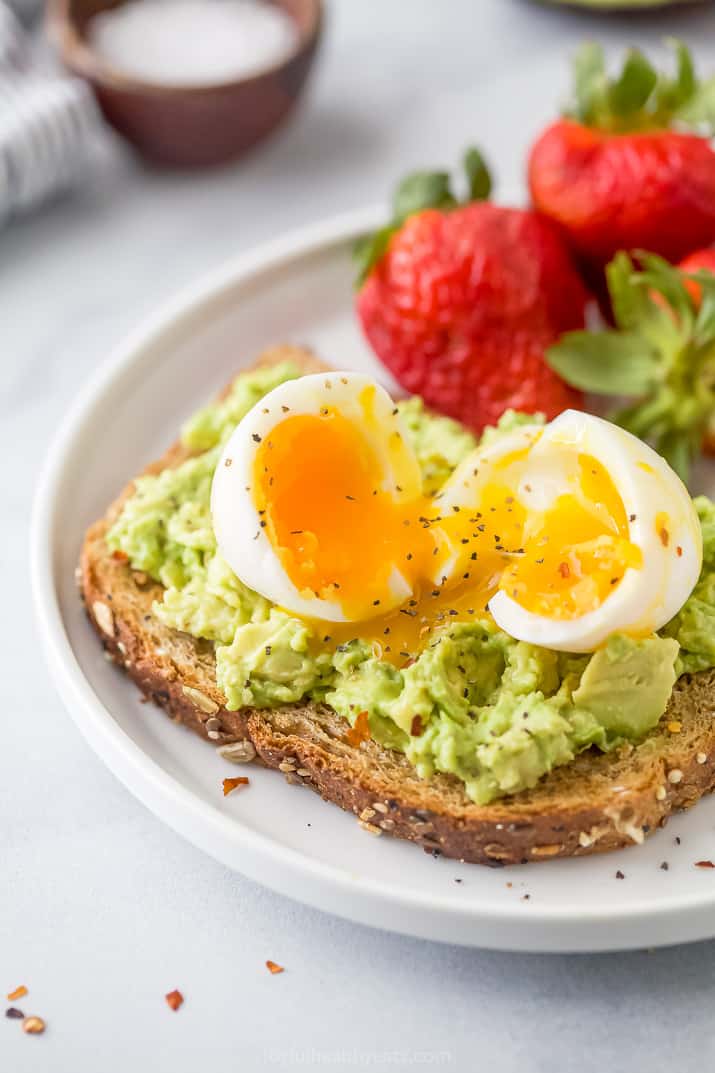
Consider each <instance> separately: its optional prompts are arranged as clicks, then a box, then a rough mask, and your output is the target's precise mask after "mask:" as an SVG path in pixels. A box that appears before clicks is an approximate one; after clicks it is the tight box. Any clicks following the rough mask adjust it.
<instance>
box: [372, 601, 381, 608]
mask: <svg viewBox="0 0 715 1073" xmlns="http://www.w3.org/2000/svg"><path fill="white" fill-rule="evenodd" d="M372 606H373V607H379V606H380V601H379V600H373V601H372Z"/></svg>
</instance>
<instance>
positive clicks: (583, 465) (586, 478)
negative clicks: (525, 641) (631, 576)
mask: <svg viewBox="0 0 715 1073" xmlns="http://www.w3.org/2000/svg"><path fill="white" fill-rule="evenodd" d="M578 469H579V480H578V483H577V486H576V488H575V489H574V490H573V491H568V492H565V493H564V494H562V495H560V496H558V497H557V498H556V499H555V501H554V503H553V505H552V506H550V507H549V509H547V510H546V511H544V512H542V513H533V514H530V515H529V516H528V518H527V519H526V522H525V525H524V531H523V536H522V547H521V548H520V549H519V552H518V554H517V556H515V557H514V558H513V559H512V561H511V562H510V564H509V565H508V566H507V568H506V569H505V570H504V573H503V574H502V577H501V580H500V582H499V587H500V588H501V589H504V591H505V592H507V593H508V594H509V595H510V596H511V597H512V598H513V599H514V600H516V601H517V603H519V604H521V606H522V607H524V608H525V609H526V610H527V611H531V612H533V613H535V614H539V615H545V616H547V617H549V618H553V619H572V618H576V617H578V616H580V615H584V614H586V613H587V612H589V611H594V610H595V609H596V608H597V607H600V605H601V604H602V603H603V601H604V600H605V599H606V597H607V596H608V595H609V593H610V592H612V591H613V588H614V587H615V586H616V585H618V583H619V582H620V581H621V579H622V578H623V575H624V573H625V571H626V570H627V569H628V568H629V567H633V568H636V569H638V568H640V567H641V566H642V565H643V558H642V553H641V550H640V548H639V547H637V546H636V545H635V544H633V543H632V542H631V541H630V540H629V530H628V518H627V517H626V513H625V508H624V506H623V501H622V499H621V497H620V495H619V493H618V491H617V489H616V487H615V485H614V483H613V481H612V480H611V478H610V476H609V474H608V473H607V471H606V469H605V468H604V466H603V465H602V464H601V463H600V462H598V461H597V460H596V459H595V458H593V457H591V456H589V455H579V456H578Z"/></svg>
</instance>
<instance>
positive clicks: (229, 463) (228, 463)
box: [224, 458, 233, 469]
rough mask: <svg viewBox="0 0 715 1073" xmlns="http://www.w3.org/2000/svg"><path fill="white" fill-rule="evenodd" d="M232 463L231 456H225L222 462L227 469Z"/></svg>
mask: <svg viewBox="0 0 715 1073" xmlns="http://www.w3.org/2000/svg"><path fill="white" fill-rule="evenodd" d="M232 465H233V459H232V458H227V459H226V461H225V462H224V466H225V467H226V469H228V468H229V467H230V466H232Z"/></svg>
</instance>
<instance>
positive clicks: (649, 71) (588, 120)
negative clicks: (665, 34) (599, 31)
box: [566, 38, 715, 135]
mask: <svg viewBox="0 0 715 1073" xmlns="http://www.w3.org/2000/svg"><path fill="white" fill-rule="evenodd" d="M667 44H668V45H669V46H670V48H671V49H672V51H673V54H674V57H675V74H674V75H667V74H665V73H664V72H662V71H660V72H659V71H657V70H656V69H655V68H654V67H653V65H652V64H651V62H650V60H649V59H648V58H647V57H646V56H645V55H644V54H643V52H641V51H640V49H637V48H632V49H629V51H628V52H627V53H626V56H625V59H624V61H623V64H622V67H621V70H620V72H619V73H618V74H617V75H616V76H615V77H614V78H610V77H609V75H608V72H607V70H606V64H605V60H604V55H603V49H602V48H601V47H600V46H599V45H596V44H593V43H591V42H588V43H586V44H584V45H583V46H582V47H581V48H580V49H579V51H578V52H577V53H576V56H575V57H574V62H573V103H572V104H571V105H570V107H568V108H567V109H566V115H569V116H571V117H572V118H573V119H576V120H578V121H579V122H581V123H585V124H587V125H588V126H592V127H597V128H599V129H600V130H605V131H609V132H614V133H624V132H627V131H638V130H656V129H663V128H665V127H671V126H672V127H679V126H680V127H691V128H694V129H695V130H697V131H698V132H699V133H702V134H704V135H710V134H712V133H715V79H710V80H709V81H706V82H703V83H701V82H699V81H698V79H697V77H696V73H695V67H694V65H693V60H692V56H691V54H690V51H689V50H688V48H687V47H686V46H685V45H684V44H683V42H682V41H679V40H677V38H670V39H668V41H667Z"/></svg>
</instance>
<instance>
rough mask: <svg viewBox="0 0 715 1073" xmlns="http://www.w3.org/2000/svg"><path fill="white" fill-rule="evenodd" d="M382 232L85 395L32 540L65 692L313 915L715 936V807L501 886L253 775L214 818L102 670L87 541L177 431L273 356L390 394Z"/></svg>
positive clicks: (206, 782) (216, 760)
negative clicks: (379, 386) (308, 354)
mask: <svg viewBox="0 0 715 1073" xmlns="http://www.w3.org/2000/svg"><path fill="white" fill-rule="evenodd" d="M379 215H380V214H379V213H375V212H370V213H361V214H359V215H352V216H350V217H347V218H342V219H339V220H337V221H333V222H331V223H330V224H328V225H324V226H321V227H318V228H313V229H311V230H309V231H304V232H302V233H300V234H297V235H293V236H291V237H289V238H288V239H286V240H283V241H281V242H279V243H274V244H272V245H270V246H268V247H264V248H263V249H262V250H260V251H258V252H257V253H255V254H253V255H251V256H248V257H243V258H241V259H240V260H238V261H237V262H235V263H233V264H231V265H230V266H228V267H227V268H226V269H224V270H222V271H221V272H220V273H218V274H217V275H215V276H213V277H212V278H211V279H210V280H209V281H207V282H205V283H203V284H202V285H200V286H198V287H195V288H193V289H192V290H190V291H189V292H188V293H186V294H184V295H182V296H181V298H179V299H178V300H177V301H175V302H173V303H172V304H171V306H170V307H169V308H168V309H166V310H165V311H164V312H163V313H162V314H161V315H160V316H158V317H157V318H155V319H154V320H152V321H151V323H149V324H148V325H146V326H144V327H143V328H141V329H140V330H139V331H138V332H137V333H136V334H135V335H133V336H132V338H131V339H129V340H128V341H127V342H126V343H125V344H124V346H123V347H121V348H120V351H119V353H118V354H117V355H116V356H115V358H114V360H113V361H112V362H111V364H110V366H109V368H108V369H107V370H106V372H104V373H103V374H102V375H101V376H100V377H99V378H98V379H97V380H96V381H95V382H94V383H92V384H91V385H90V386H89V387H88V388H87V390H86V391H85V392H84V395H83V397H82V399H81V400H80V402H79V403H78V405H77V407H76V409H75V410H74V412H73V414H72V415H71V416H70V417H69V418H68V419H67V421H66V422H65V423H64V424H63V427H62V429H61V430H60V434H59V436H58V439H57V441H56V442H55V443H54V445H53V446H52V448H51V450H50V452H49V464H48V467H47V470H46V472H45V474H44V476H43V479H42V482H41V486H40V488H39V491H38V494H37V501H36V509H35V515H34V521H33V552H32V556H33V582H34V595H35V602H36V608H37V615H38V620H39V625H40V629H41V633H42V637H43V641H44V645H45V648H46V650H47V655H48V659H49V663H50V666H51V669H52V673H53V675H54V678H55V681H56V683H57V688H58V690H59V692H60V694H61V696H62V698H63V700H64V702H65V704H66V705H67V708H68V710H69V712H70V713H71V715H72V717H73V719H74V720H75V722H76V723H77V725H78V727H79V728H80V730H81V731H82V733H83V734H84V735H85V736H86V738H87V739H88V741H89V742H90V744H91V745H92V747H93V748H94V749H95V750H96V752H97V753H98V754H99V755H100V756H101V758H102V759H103V760H104V761H105V763H106V764H107V765H108V766H109V767H110V768H111V770H112V771H113V772H114V773H115V774H116V775H117V776H118V777H119V778H120V779H121V780H122V782H123V783H124V784H125V785H126V786H127V787H128V789H129V790H130V791H131V792H132V793H133V794H135V795H136V796H137V797H138V798H139V799H140V800H141V801H143V802H144V804H145V805H147V807H148V808H150V809H151V810H152V811H153V812H154V813H156V815H157V816H159V817H160V818H161V819H163V820H164V821H165V822H166V823H168V824H169V825H170V826H171V827H173V828H174V829H175V830H176V831H178V832H180V833H181V834H183V835H185V837H186V838H188V839H190V840H191V841H192V842H194V843H195V844H196V845H197V846H200V847H201V848H202V849H204V850H206V852H208V853H210V854H212V855H213V856H214V857H217V858H218V859H219V860H221V861H223V862H224V863H225V864H226V865H228V866H229V867H231V868H235V869H237V870H238V871H241V872H243V873H245V874H246V875H248V876H251V877H252V878H253V879H256V880H259V881H260V882H262V883H265V884H267V885H268V886H270V887H273V888H274V889H275V890H278V891H281V892H282V893H284V894H287V895H289V896H291V897H293V898H298V899H300V900H301V901H304V902H308V903H310V904H312V905H315V906H318V907H319V908H321V909H325V910H328V911H330V912H333V913H337V914H339V915H341V916H344V917H348V918H349V919H351V920H355V921H360V922H363V923H365V924H371V925H375V926H377V927H382V928H389V929H393V930H396V931H401V932H405V933H408V934H411V935H418V936H424V937H426V938H431V939H440V940H447V941H451V942H457V943H463V944H468V945H473V946H484V947H496V948H503V949H514V950H541V951H557V950H558V951H564V950H605V949H617V948H618V949H625V948H628V947H637V946H656V945H659V944H666V943H675V942H682V941H687V940H693V939H701V938H705V937H711V936H713V935H715V870H709V869H707V870H706V869H698V868H696V867H695V864H694V862H695V861H698V860H701V859H709V858H711V857H712V858H715V799H709V800H706V801H703V802H701V804H699V805H698V806H697V807H696V808H695V809H693V810H692V812H690V813H689V814H687V815H682V816H678V817H675V818H674V819H673V820H672V821H671V823H670V824H669V825H668V827H667V828H666V829H665V830H663V831H659V832H658V833H657V834H656V835H655V836H654V837H653V838H651V839H649V840H648V841H647V842H646V844H645V845H644V846H640V847H633V848H630V849H627V850H623V851H622V852H619V853H615V854H609V855H606V856H597V857H592V858H584V859H581V860H570V861H551V862H545V863H540V864H531V865H529V866H528V867H526V866H521V867H516V868H510V869H507V870H490V869H486V868H481V867H479V866H477V865H464V864H459V863H457V862H455V861H450V860H445V859H434V858H433V857H431V856H429V855H427V854H425V853H424V852H422V850H420V849H419V848H417V847H415V846H412V845H409V844H408V843H405V842H399V841H397V840H392V839H390V838H387V837H383V838H379V839H378V838H373V837H371V836H370V835H369V834H366V833H364V832H363V831H362V830H361V829H360V828H359V827H358V825H357V823H356V822H355V819H354V817H352V816H350V815H347V814H345V813H343V812H341V811H340V810H339V809H337V808H336V807H334V806H333V805H328V804H325V803H323V802H322V801H321V800H320V799H319V798H318V797H317V796H316V795H314V794H312V793H307V792H305V791H303V790H301V789H300V788H298V787H294V786H288V785H287V784H286V783H285V782H284V780H283V779H281V778H280V777H279V776H277V775H276V774H275V773H274V772H270V771H263V770H258V769H257V770H255V771H252V772H251V789H250V791H249V792H246V793H244V794H236V795H234V796H232V797H229V798H226V799H224V798H223V796H222V793H221V780H222V778H224V777H225V776H228V775H232V774H235V773H236V769H235V767H232V766H230V765H228V764H227V763H226V762H225V761H223V760H222V759H221V758H220V757H218V756H217V755H216V753H215V751H214V750H213V749H211V748H209V747H208V746H207V745H206V744H205V743H204V742H202V741H200V740H199V739H198V738H196V737H194V736H193V735H192V734H191V733H190V732H188V731H186V730H184V729H183V728H178V727H176V726H174V725H173V724H172V723H171V722H170V721H169V720H168V719H166V717H165V716H164V715H163V714H162V713H161V712H159V711H158V710H155V709H154V708H153V707H151V706H150V705H143V704H140V703H139V695H138V692H137V690H136V688H135V687H134V686H133V685H132V684H131V682H130V681H129V680H128V679H127V678H126V677H124V676H123V675H122V674H121V672H120V671H118V670H117V669H116V668H114V667H112V666H110V665H108V664H107V662H106V661H105V660H104V659H103V655H102V651H101V648H100V645H99V644H98V643H97V638H96V636H95V634H94V633H93V631H92V630H91V629H90V627H89V624H88V622H87V620H86V618H85V616H84V614H83V611H82V608H81V606H80V601H79V599H78V596H77V592H76V589H75V584H74V579H73V574H74V568H75V564H76V561H77V556H78V552H79V548H80V543H81V540H82V534H83V532H84V529H85V527H86V526H87V525H88V524H89V523H90V522H91V521H92V520H93V519H94V518H96V517H98V516H99V515H101V514H102V513H103V512H104V509H105V507H106V506H107V502H108V500H109V499H111V498H112V496H113V495H114V494H115V492H116V491H117V490H118V489H119V488H120V487H121V486H122V485H123V484H124V483H125V481H126V480H127V478H129V477H130V476H131V475H132V474H134V473H135V472H137V471H138V470H139V469H141V468H142V466H143V465H144V464H145V463H146V462H147V461H149V460H150V459H152V458H154V457H155V456H156V455H157V454H159V453H160V452H161V451H162V450H163V448H164V447H165V446H166V445H167V443H168V442H170V441H171V440H172V439H173V438H174V437H175V434H176V431H177V428H178V425H179V423H180V422H181V420H182V419H183V418H185V417H186V416H187V415H188V414H189V413H190V412H191V411H192V410H194V409H195V408H196V407H197V405H198V404H200V403H201V402H203V401H204V400H206V399H209V398H210V397H211V396H212V395H213V393H214V392H215V391H216V390H217V389H218V388H219V387H221V386H222V385H223V384H224V383H225V382H226V380H227V379H228V378H229V376H230V375H231V374H232V373H234V372H235V371H236V370H237V369H238V368H240V367H241V366H242V365H245V364H248V363H250V362H251V361H252V359H253V358H254V357H255V355H256V354H257V353H258V352H259V351H260V350H261V349H262V348H263V347H265V346H267V345H269V344H272V343H276V342H280V341H293V342H299V343H307V344H309V345H311V346H313V347H315V348H316V349H317V350H318V351H319V353H320V354H322V355H323V356H324V357H325V358H326V360H327V361H329V362H330V363H331V364H333V365H335V366H338V367H345V368H355V369H363V370H369V371H370V372H373V373H375V374H376V375H383V374H382V373H381V370H380V369H379V368H378V366H377V364H376V362H375V360H374V359H373V358H372V356H371V355H370V354H369V352H368V350H367V348H366V347H365V345H364V344H363V342H362V340H361V337H360V334H359V330H358V327H357V325H356V322H355V319H354V317H353V313H352V268H351V265H350V260H349V248H350V243H351V241H352V239H353V238H354V236H355V235H357V234H358V233H360V232H361V231H363V230H364V229H366V228H367V227H368V226H370V225H371V224H373V223H374V222H375V221H376V220H377V219H378V218H379ZM383 379H385V377H384V375H383ZM676 836H678V837H679V838H680V839H681V844H680V845H676ZM663 861H667V862H668V864H669V869H668V870H667V871H665V870H662V869H661V868H660V865H661V862H663ZM617 870H620V871H622V872H623V873H624V875H625V878H624V879H620V880H619V879H616V871H617ZM455 880H460V881H461V882H455ZM527 894H528V895H529V897H528V898H527V897H526V895H527Z"/></svg>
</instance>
